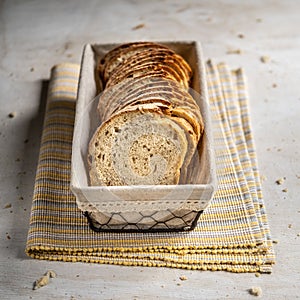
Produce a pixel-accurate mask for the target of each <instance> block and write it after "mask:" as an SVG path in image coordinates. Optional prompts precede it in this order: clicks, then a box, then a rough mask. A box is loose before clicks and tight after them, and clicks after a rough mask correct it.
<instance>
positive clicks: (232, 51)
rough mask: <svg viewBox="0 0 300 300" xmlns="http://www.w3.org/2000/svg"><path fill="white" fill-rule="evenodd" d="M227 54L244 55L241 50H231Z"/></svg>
mask: <svg viewBox="0 0 300 300" xmlns="http://www.w3.org/2000/svg"><path fill="white" fill-rule="evenodd" d="M226 53H227V54H242V50H241V49H230V50H227V52H226Z"/></svg>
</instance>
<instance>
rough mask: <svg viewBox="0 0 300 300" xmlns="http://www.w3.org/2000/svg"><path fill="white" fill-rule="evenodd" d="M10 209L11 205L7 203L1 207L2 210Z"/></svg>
mask: <svg viewBox="0 0 300 300" xmlns="http://www.w3.org/2000/svg"><path fill="white" fill-rule="evenodd" d="M11 207H12V205H11V203H7V204H6V205H5V206H4V207H3V209H6V208H11Z"/></svg>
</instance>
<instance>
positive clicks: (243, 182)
mask: <svg viewBox="0 0 300 300" xmlns="http://www.w3.org/2000/svg"><path fill="white" fill-rule="evenodd" d="M79 71H80V67H79V65H76V64H60V65H57V66H55V67H54V68H53V69H52V72H51V80H50V84H49V91H48V101H47V108H46V115H45V121H44V128H43V134H42V140H41V147H40V155H39V161H38V167H37V173H36V180H35V187H34V195H33V202H32V209H31V217H30V225H29V231H28V238H27V245H26V253H27V254H28V255H29V256H31V257H33V258H37V259H47V260H59V261H70V262H78V261H81V262H89V263H91V262H92V263H102V264H119V265H128V266H155V267H173V268H185V269H195V270H225V271H231V272H271V270H272V264H274V262H275V255H274V251H273V248H272V241H271V237H270V231H269V226H268V220H267V215H266V212H265V206H264V201H263V197H262V191H261V185H260V178H259V170H258V167H257V159H256V154H255V148H254V142H253V136H252V132H251V124H250V117H249V110H248V95H247V88H246V86H245V77H244V73H243V70H241V69H239V70H235V71H231V70H230V69H229V67H228V66H227V65H226V64H224V63H221V64H217V65H215V64H213V63H212V62H211V61H208V62H207V64H206V72H207V84H208V92H209V100H210V107H211V111H212V117H213V131H214V132H213V134H214V144H215V151H216V164H217V176H218V189H217V192H216V194H215V196H214V199H213V200H212V202H211V204H210V206H209V207H208V208H207V209H206V210H205V212H204V213H203V214H202V215H201V218H200V220H199V222H198V225H197V227H196V229H195V230H193V231H190V232H173V233H172V232H171V233H170V232H168V233H108V232H103V233H96V232H94V231H92V230H91V229H90V228H89V226H88V224H87V219H86V218H85V217H84V216H83V214H82V212H81V211H79V210H78V208H77V206H76V200H75V197H74V195H73V194H72V193H71V191H70V189H69V185H70V168H71V150H72V135H73V124H74V116H75V106H76V94H77V83H78V79H79Z"/></svg>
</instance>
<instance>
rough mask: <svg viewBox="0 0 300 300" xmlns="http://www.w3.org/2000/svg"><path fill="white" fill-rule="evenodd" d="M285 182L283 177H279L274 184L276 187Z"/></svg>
mask: <svg viewBox="0 0 300 300" xmlns="http://www.w3.org/2000/svg"><path fill="white" fill-rule="evenodd" d="M284 181H285V177H281V178H278V179H277V180H276V181H275V182H276V183H277V184H278V185H281V184H283V183H284Z"/></svg>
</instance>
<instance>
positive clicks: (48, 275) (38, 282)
mask: <svg viewBox="0 0 300 300" xmlns="http://www.w3.org/2000/svg"><path fill="white" fill-rule="evenodd" d="M55 277H56V273H55V272H54V271H52V270H49V271H47V272H46V273H45V275H44V276H42V277H41V278H40V279H37V280H36V281H35V282H34V284H33V290H37V289H39V288H41V287H43V286H45V285H47V284H48V283H49V281H50V278H55Z"/></svg>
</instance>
